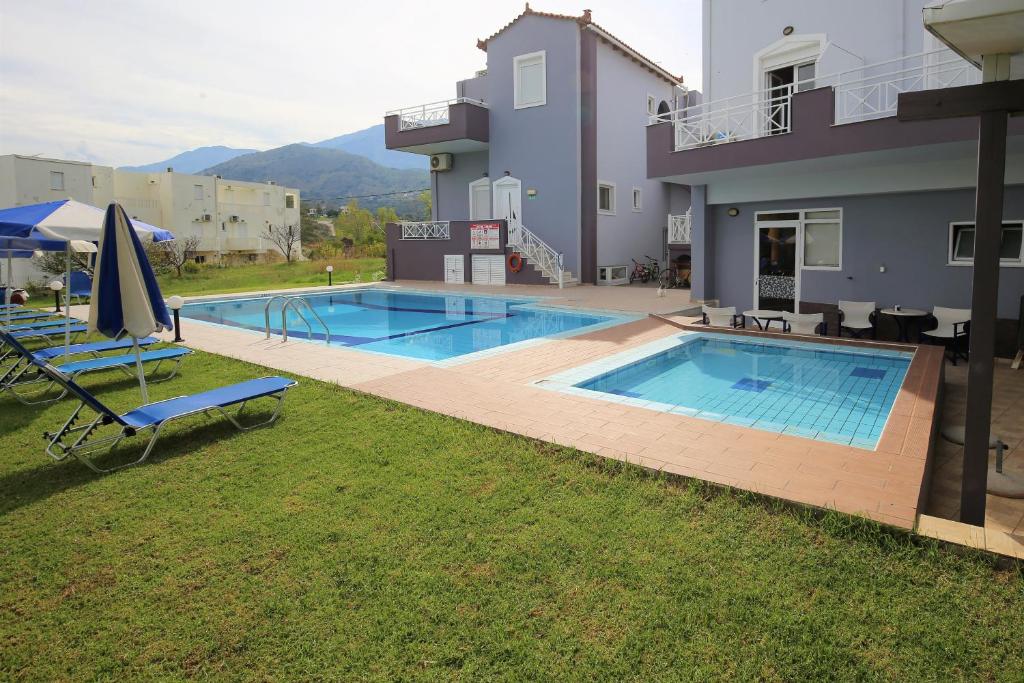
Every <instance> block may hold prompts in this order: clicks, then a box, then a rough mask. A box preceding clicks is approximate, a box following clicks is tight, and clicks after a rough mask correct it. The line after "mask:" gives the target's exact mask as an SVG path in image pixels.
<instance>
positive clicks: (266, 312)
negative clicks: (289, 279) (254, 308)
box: [263, 294, 288, 339]
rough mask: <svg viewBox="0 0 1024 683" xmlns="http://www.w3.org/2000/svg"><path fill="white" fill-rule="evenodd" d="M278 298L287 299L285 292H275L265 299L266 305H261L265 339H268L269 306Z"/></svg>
mask: <svg viewBox="0 0 1024 683" xmlns="http://www.w3.org/2000/svg"><path fill="white" fill-rule="evenodd" d="M278 299H281V300H282V301H287V300H288V296H287V295H285V294H275V295H274V296H272V297H270V298H269V299H267V305H266V306H264V307H263V326H264V328H266V333H267V337H266V338H267V339H270V306H271V304H273V303H274V302H275V301H277V300H278Z"/></svg>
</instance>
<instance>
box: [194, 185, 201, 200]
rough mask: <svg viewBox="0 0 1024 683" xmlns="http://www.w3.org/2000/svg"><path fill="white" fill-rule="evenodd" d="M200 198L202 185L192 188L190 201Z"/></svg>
mask: <svg viewBox="0 0 1024 683" xmlns="http://www.w3.org/2000/svg"><path fill="white" fill-rule="evenodd" d="M202 198H203V186H202V185H193V186H192V199H202Z"/></svg>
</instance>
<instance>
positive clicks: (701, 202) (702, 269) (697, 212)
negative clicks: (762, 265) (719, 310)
mask: <svg viewBox="0 0 1024 683" xmlns="http://www.w3.org/2000/svg"><path fill="white" fill-rule="evenodd" d="M707 193H708V187H707V185H694V186H693V187H691V188H690V207H691V211H692V216H693V224H692V232H691V233H690V234H691V247H692V252H691V256H692V257H693V272H692V273H691V274H690V296H691V297H692V298H693V299H694V300H695V301H703V300H704V299H714V298H715V297H716V295H715V293H714V292H715V279H714V278H715V258H714V256H715V234H714V232H713V231H712V230H711V229H710V226H709V220H710V219H709V218H708V215H707V209H708V207H707V205H706V201H707V199H706V198H707ZM751 258H753V255H751ZM751 283H753V278H751ZM751 286H753V284H751ZM724 305H726V306H729V305H731V304H728V303H727V304H724Z"/></svg>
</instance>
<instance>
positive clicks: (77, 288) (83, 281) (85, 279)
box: [68, 270, 92, 303]
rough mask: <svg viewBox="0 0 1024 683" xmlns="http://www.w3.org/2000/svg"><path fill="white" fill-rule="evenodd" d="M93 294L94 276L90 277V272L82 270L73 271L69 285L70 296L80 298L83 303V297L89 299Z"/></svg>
mask: <svg viewBox="0 0 1024 683" xmlns="http://www.w3.org/2000/svg"><path fill="white" fill-rule="evenodd" d="M91 296H92V278H91V277H89V275H88V273H83V272H82V271H80V270H75V271H72V273H71V280H70V284H69V286H68V298H69V299H70V298H74V299H78V301H79V303H81V300H82V299H88V298H90V297H91Z"/></svg>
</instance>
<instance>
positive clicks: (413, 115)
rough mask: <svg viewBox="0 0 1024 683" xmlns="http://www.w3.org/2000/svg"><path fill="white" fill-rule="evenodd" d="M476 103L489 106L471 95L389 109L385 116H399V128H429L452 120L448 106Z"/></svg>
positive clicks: (485, 106) (479, 105) (480, 105)
mask: <svg viewBox="0 0 1024 683" xmlns="http://www.w3.org/2000/svg"><path fill="white" fill-rule="evenodd" d="M463 103H465V104H475V105H476V106H478V107H483V108H485V109H486V108H487V104H486V103H485V102H482V101H480V100H474V99H472V98H470V97H456V98H455V99H453V100H441V101H440V102H430V103H428V104H421V105H418V106H415V107H405V108H404V109H395V110H392V111H389V112H387V113H386V114H385V116H397V117H398V130H400V131H401V130H413V129H415V128H429V127H430V126H443V125H445V124H446V123H448V122H449V121H450V119H449V117H448V107H450V106H451V105H453V104H463Z"/></svg>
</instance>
